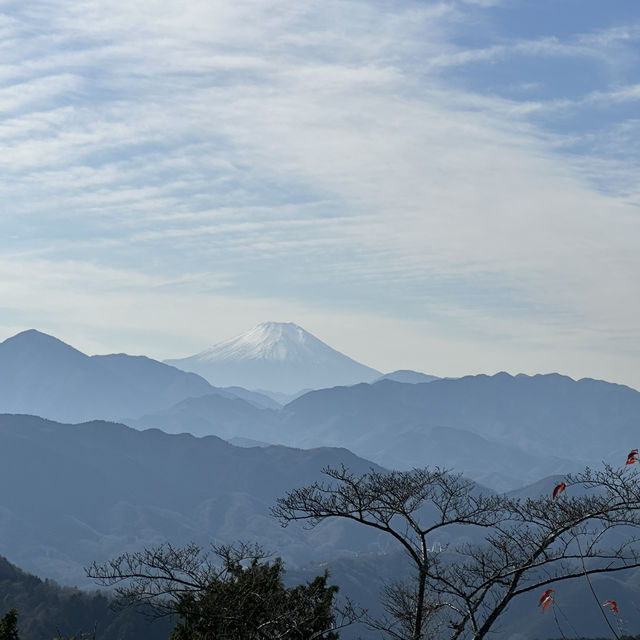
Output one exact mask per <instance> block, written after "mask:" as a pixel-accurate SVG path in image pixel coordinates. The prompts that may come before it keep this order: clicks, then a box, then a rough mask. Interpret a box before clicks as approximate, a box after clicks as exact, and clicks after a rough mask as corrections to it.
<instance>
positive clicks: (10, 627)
mask: <svg viewBox="0 0 640 640" xmlns="http://www.w3.org/2000/svg"><path fill="white" fill-rule="evenodd" d="M0 640H20V636H19V635H18V610H17V609H16V608H15V607H13V608H12V609H9V611H7V613H5V614H4V616H3V617H2V619H1V620H0Z"/></svg>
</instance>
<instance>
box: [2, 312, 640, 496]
mask: <svg viewBox="0 0 640 640" xmlns="http://www.w3.org/2000/svg"><path fill="white" fill-rule="evenodd" d="M272 324H274V323H272ZM269 326H270V329H269V331H267V330H266V329H265V328H264V327H263V330H262V331H261V332H258V334H259V335H258V337H256V336H253V340H248V339H247V340H240V346H238V344H236V343H235V342H233V341H231V344H228V345H227V347H226V351H225V350H224V349H223V351H224V353H226V354H227V355H228V356H229V360H228V361H226V362H227V364H230V362H231V361H232V360H233V358H232V357H231V356H233V357H236V356H238V353H237V350H238V349H240V352H241V354H245V355H246V353H249V354H252V357H254V359H259V358H258V356H259V355H260V354H262V355H265V354H266V355H265V358H264V359H263V362H267V361H268V360H269V358H272V359H273V358H275V357H276V356H278V357H280V356H282V358H284V360H283V361H291V362H293V363H295V362H298V363H299V361H304V357H306V355H305V354H307V350H306V349H307V347H305V344H306V343H305V344H303V345H302V347H300V349H301V352H300V353H298V352H297V351H296V350H295V349H293V350H291V349H292V348H291V349H289V347H290V344H289V342H290V341H287V340H285V338H287V335H288V333H291V332H293V333H294V334H297V332H298V329H299V327H295V325H291V326H289V325H286V326H285V328H284V329H283V327H280V326H279V325H276V327H275V328H274V327H273V326H271V325H269ZM276 328H280V329H282V331H280V332H279V333H278V331H276ZM285 329H286V330H285ZM289 330H290V331H289ZM300 331H303V330H300ZM276 334H277V335H276ZM302 336H303V337H304V336H305V334H304V333H303V334H302ZM258 338H259V339H258ZM276 338H277V339H276ZM305 340H306V338H305ZM314 340H315V339H314ZM302 342H304V341H302ZM310 344H311V347H313V345H314V344H315V343H314V342H313V341H311V342H310ZM247 345H249V346H251V347H252V349H249V350H248V351H246V350H247V349H248V346H247ZM298 346H300V345H298ZM307 346H309V345H307ZM236 347H237V348H236ZM240 347H242V348H240ZM303 347H304V348H303ZM311 347H309V349H310V350H311V352H312V353H313V352H314V349H315V347H313V348H311ZM327 349H330V348H329V347H327ZM245 352H246V353H245ZM230 354H231V355H230ZM296 354H297V355H296ZM300 354H302V355H300ZM307 355H308V354H307ZM267 356H268V357H267ZM294 356H295V357H294ZM298 356H299V357H298ZM303 356H304V357H303ZM247 358H249V356H247ZM250 359H251V358H249V360H250ZM305 362H306V361H305ZM307 364H308V363H307ZM311 369H313V367H312V366H311ZM391 378H399V379H402V380H406V381H407V382H397V381H395V380H393V379H391ZM424 378H427V379H428V382H420V380H423V379H424ZM0 383H1V384H2V389H3V393H2V394H0V411H6V412H21V413H31V414H36V415H43V416H44V417H47V418H55V419H60V420H63V421H84V420H87V419H93V418H107V419H113V420H116V419H117V420H119V421H122V422H125V423H127V424H129V425H131V426H135V427H136V428H152V427H157V428H161V429H163V430H165V431H168V432H171V433H184V432H187V433H194V434H197V435H217V436H220V437H222V438H225V439H228V440H233V441H234V442H243V443H248V444H251V443H280V444H284V445H288V446H296V447H309V446H314V447H315V446H325V445H328V446H339V447H347V448H349V449H351V450H352V451H354V452H356V453H357V454H358V455H361V456H364V457H366V458H368V459H371V460H374V461H375V462H377V463H379V464H382V465H384V466H386V467H393V468H399V469H406V468H411V467H413V466H424V465H441V466H446V467H450V468H454V469H456V470H459V471H461V472H464V473H465V474H467V475H468V476H470V477H472V478H474V479H475V480H477V481H479V482H481V483H482V484H485V485H487V486H490V487H492V488H494V489H497V490H508V489H511V488H514V487H516V486H522V485H524V484H526V483H529V482H534V481H536V480H537V479H539V478H541V477H544V476H546V475H550V474H554V473H566V472H567V471H572V470H579V469H581V468H583V467H584V466H585V465H587V464H589V465H596V464H599V463H600V461H601V460H603V459H604V460H606V461H608V462H612V463H615V462H616V461H618V460H620V459H621V458H623V459H624V456H626V453H627V452H628V451H629V449H631V448H633V447H635V445H636V444H637V443H635V442H634V441H633V439H634V437H635V427H634V425H635V422H636V416H637V415H638V413H639V410H640V394H639V393H638V392H636V391H634V390H633V389H630V388H628V387H624V386H621V385H615V384H610V383H606V382H602V381H596V380H589V379H583V380H578V381H575V380H572V379H571V378H567V377H566V376H560V375H558V374H549V375H537V376H524V375H518V376H515V377H514V376H510V375H508V374H506V373H502V374H497V375H495V376H485V375H479V376H467V377H464V378H459V379H435V380H431V377H430V376H425V375H424V374H419V373H416V372H407V371H400V372H395V373H394V374H390V377H389V378H385V379H382V380H380V381H378V382H375V383H373V384H364V383H363V384H358V385H354V386H351V387H333V388H330V389H323V390H318V391H312V392H308V393H305V394H303V395H302V396H300V397H298V398H297V399H295V400H294V401H292V402H290V403H289V404H287V405H286V407H284V408H281V407H280V406H279V405H278V404H277V403H276V402H274V401H273V400H272V399H270V398H269V397H267V396H265V395H262V394H258V393H256V392H252V391H247V390H246V389H243V388H238V387H235V388H234V387H232V388H225V389H221V388H214V387H212V386H211V385H210V384H209V383H207V382H206V381H205V380H204V379H203V378H200V377H199V376H197V375H195V374H191V373H185V372H182V371H179V370H178V369H176V368H175V367H170V366H168V365H165V364H162V363H159V362H157V361H154V360H149V359H148V358H144V357H132V356H127V355H124V354H119V355H111V356H93V357H89V356H86V355H84V354H82V353H80V352H79V351H77V350H75V349H73V348H72V347H69V346H68V345H65V344H64V343H62V342H60V341H59V340H57V339H55V338H52V337H51V336H45V335H44V334H40V333H38V332H33V331H29V332H25V333H23V334H19V335H18V336H15V337H14V338H10V339H9V340H6V341H5V342H4V343H2V344H0ZM334 383H335V380H334ZM300 384H302V383H300Z"/></svg>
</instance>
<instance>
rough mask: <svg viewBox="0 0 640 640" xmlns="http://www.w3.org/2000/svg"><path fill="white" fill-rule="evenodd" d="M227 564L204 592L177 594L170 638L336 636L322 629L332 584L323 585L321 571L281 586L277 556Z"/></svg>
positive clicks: (328, 618)
mask: <svg viewBox="0 0 640 640" xmlns="http://www.w3.org/2000/svg"><path fill="white" fill-rule="evenodd" d="M227 569H228V571H227V572H226V574H225V576H224V578H218V579H216V580H214V581H212V582H211V584H210V585H209V587H208V588H207V590H206V591H205V592H204V593H194V592H191V593H189V594H185V595H183V596H181V597H180V598H179V599H178V602H177V604H176V612H177V613H178V615H179V616H180V622H179V623H178V624H177V626H176V628H175V629H174V630H173V633H172V634H171V640H205V639H208V638H215V639H216V640H236V639H237V638H243V640H254V639H255V640H264V639H266V638H281V639H282V640H309V639H311V638H314V637H322V638H325V639H326V640H337V638H338V634H337V633H335V632H331V631H328V632H326V631H327V630H328V629H331V627H332V626H333V621H334V616H333V613H332V601H333V597H334V595H335V593H336V592H337V590H338V587H335V586H327V574H326V573H325V574H324V575H323V576H318V577H316V578H315V579H314V580H313V581H312V582H310V583H308V584H306V585H299V586H297V587H294V588H291V589H287V588H285V586H284V584H283V582H282V577H283V566H282V562H281V561H280V559H277V560H275V562H273V563H271V564H270V563H268V562H259V561H258V560H257V559H254V560H253V561H252V562H251V564H250V565H249V566H246V567H243V566H242V565H241V564H240V563H239V562H233V563H232V564H230V566H228V567H227ZM322 632H326V633H322ZM318 634H321V635H318Z"/></svg>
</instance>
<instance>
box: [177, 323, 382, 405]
mask: <svg viewBox="0 0 640 640" xmlns="http://www.w3.org/2000/svg"><path fill="white" fill-rule="evenodd" d="M165 363H166V364H170V365H173V366H174V367H178V368H179V369H182V370H183V371H191V372H193V373H198V374H199V375H201V376H202V377H204V378H206V379H207V380H209V382H211V384H215V385H220V386H241V387H245V388H247V389H268V390H269V391H277V392H282V393H289V394H293V393H296V392H298V391H301V390H302V389H322V388H326V387H335V386H348V385H353V384H358V383H359V382H371V381H373V380H375V379H376V378H378V377H380V375H381V373H380V372H379V371H376V370H375V369H372V368H371V367H367V366H365V365H363V364H360V363H359V362H356V361H355V360H352V359H351V358H349V357H347V356H345V355H344V354H342V353H340V352H339V351H336V350H335V349H332V348H331V347H330V346H329V345H327V344H325V343H324V342H322V341H321V340H319V339H318V338H316V337H315V336H313V335H311V334H310V333H309V332H308V331H305V330H304V329H303V328H302V327H299V326H298V325H296V324H294V323H293V322H263V323H262V324H259V325H257V326H256V327H254V328H253V329H251V330H250V331H248V332H247V333H244V334H242V335H239V336H236V337H235V338H231V339H230V340H226V341H224V342H220V343H218V344H216V345H214V346H213V347H211V348H209V349H206V350H205V351H202V352H200V353H198V354H196V355H194V356H190V357H188V358H180V359H174V360H165Z"/></svg>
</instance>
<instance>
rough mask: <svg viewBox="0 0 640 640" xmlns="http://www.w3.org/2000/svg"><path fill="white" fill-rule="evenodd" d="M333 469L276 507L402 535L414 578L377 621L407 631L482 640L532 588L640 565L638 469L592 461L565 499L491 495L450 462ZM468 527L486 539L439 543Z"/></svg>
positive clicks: (386, 600)
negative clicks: (596, 467)
mask: <svg viewBox="0 0 640 640" xmlns="http://www.w3.org/2000/svg"><path fill="white" fill-rule="evenodd" d="M324 473H325V475H326V476H327V477H328V481H326V482H316V483H314V484H312V485H310V486H308V487H305V488H301V489H296V490H294V491H291V492H290V493H289V494H287V495H286V496H285V497H283V498H281V499H279V500H278V502H277V505H276V506H275V507H274V509H273V513H274V515H275V516H276V517H278V518H279V519H280V521H281V523H282V524H283V525H284V526H286V525H287V524H289V523H290V522H292V521H298V520H300V521H305V522H306V523H307V524H308V525H309V526H311V527H313V526H315V525H316V524H317V523H319V522H321V521H323V520H325V519H327V518H346V519H348V520H353V521H355V522H358V523H360V524H362V525H364V526H367V527H372V528H374V529H377V530H379V531H383V532H385V533H386V534H388V535H389V536H391V537H392V538H394V539H395V540H396V541H397V543H398V545H399V546H400V547H401V548H403V549H404V550H405V552H406V553H407V555H408V557H409V558H410V561H411V564H412V566H413V570H414V575H413V576H411V578H410V579H409V580H407V581H405V582H402V583H394V584H390V585H387V587H386V588H385V590H384V593H383V605H384V608H385V610H386V612H387V616H386V617H385V618H384V619H381V620H369V621H368V622H369V624H370V626H372V627H373V628H376V629H380V630H383V631H385V632H386V634H387V635H388V636H389V637H392V638H395V639H396V640H422V639H424V638H428V637H433V638H449V639H450V640H457V639H459V638H472V639H473V640H480V639H481V638H484V637H485V636H486V635H487V633H488V632H489V631H490V630H491V629H492V628H493V627H494V625H495V623H496V621H497V620H498V619H499V617H500V616H501V615H502V614H503V613H504V611H505V609H506V608H507V606H508V605H509V603H510V602H511V601H512V600H513V599H514V598H516V597H517V596H519V595H521V594H523V593H526V592H529V591H535V590H541V591H543V590H545V588H547V587H548V586H549V585H551V584H554V583H557V582H561V581H565V580H573V579H577V578H586V579H587V580H590V576H592V575H594V574H599V573H611V572H617V571H623V570H628V569H630V568H632V567H638V566H640V554H639V552H638V549H637V546H636V542H637V539H636V538H635V537H634V536H629V531H628V530H626V529H625V531H624V533H625V535H624V537H621V536H616V533H620V530H621V529H622V528H623V527H633V528H637V527H638V526H639V525H640V516H639V514H640V511H639V509H640V483H639V482H638V480H639V478H638V473H637V471H635V470H630V469H629V468H626V469H625V468H623V469H614V468H612V467H610V466H605V467H604V469H603V470H602V471H591V470H590V469H586V470H585V471H584V472H583V473H580V474H577V475H573V476H568V477H567V478H566V480H565V485H566V487H567V488H568V489H567V491H566V492H565V493H563V494H562V495H560V496H558V497H557V498H555V499H554V498H552V497H551V496H549V497H540V498H535V499H531V498H530V499H526V500H519V499H513V498H510V497H507V496H504V495H483V494H481V493H479V492H478V490H477V488H476V486H475V484H474V483H473V482H471V481H469V480H466V479H464V478H463V477H462V476H461V475H458V474H453V473H450V472H449V471H446V470H443V469H439V468H436V469H433V470H430V469H414V470H413V471H406V472H398V471H393V472H377V471H375V470H371V471H370V472H369V473H365V474H363V475H355V474H353V473H351V472H350V471H349V470H348V469H346V468H344V467H341V468H339V469H334V468H327V469H324ZM572 487H573V488H574V490H573V493H574V494H575V495H571V493H572V490H571V488H572ZM461 528H462V531H464V532H466V533H467V534H468V537H469V534H470V535H471V537H476V538H479V539H480V540H481V542H480V543H478V544H471V543H466V544H460V545H456V546H453V545H452V546H450V547H446V548H444V549H442V550H441V549H440V547H438V546H437V545H434V543H436V541H437V539H438V536H439V534H441V533H443V532H449V533H452V534H453V535H456V533H461V531H460V529H461ZM456 529H457V532H456V531H455V530H456ZM452 530H453V531H452ZM474 532H475V534H474ZM476 534H480V535H476ZM430 544H431V546H430ZM614 633H615V631H614Z"/></svg>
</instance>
